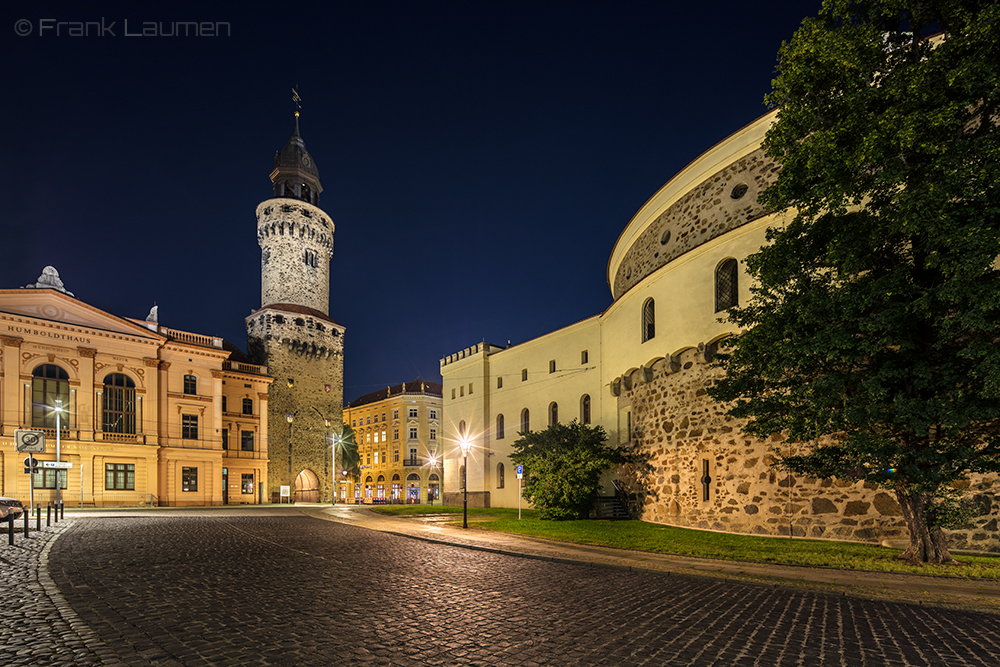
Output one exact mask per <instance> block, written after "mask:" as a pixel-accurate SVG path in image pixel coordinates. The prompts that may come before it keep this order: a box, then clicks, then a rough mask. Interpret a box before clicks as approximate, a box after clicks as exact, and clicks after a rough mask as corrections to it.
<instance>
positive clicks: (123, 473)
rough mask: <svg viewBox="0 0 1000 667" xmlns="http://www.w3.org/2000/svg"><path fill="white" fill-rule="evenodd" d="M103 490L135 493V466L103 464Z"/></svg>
mask: <svg viewBox="0 0 1000 667" xmlns="http://www.w3.org/2000/svg"><path fill="white" fill-rule="evenodd" d="M104 488H105V490H107V491H135V465H134V464H132V463H105V464H104Z"/></svg>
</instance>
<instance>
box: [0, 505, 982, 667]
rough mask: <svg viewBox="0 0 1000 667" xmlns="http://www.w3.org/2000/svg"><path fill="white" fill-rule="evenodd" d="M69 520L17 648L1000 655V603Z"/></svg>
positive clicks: (597, 657) (169, 660)
mask: <svg viewBox="0 0 1000 667" xmlns="http://www.w3.org/2000/svg"><path fill="white" fill-rule="evenodd" d="M63 525H65V524H63ZM60 530H61V531H62V534H61V536H59V537H58V539H56V540H55V541H52V542H50V543H49V545H50V551H49V553H48V556H47V561H48V565H49V571H50V573H51V578H52V581H53V582H54V583H55V584H56V585H58V587H59V589H60V590H61V595H60V594H59V593H58V592H56V591H54V590H51V591H49V592H48V593H44V590H43V589H42V588H39V587H40V586H41V584H38V583H36V584H35V588H31V587H29V588H28V589H17V590H21V591H22V592H23V593H24V594H25V595H26V596H27V597H28V598H32V599H34V598H36V597H39V596H42V597H45V596H46V595H47V596H48V597H49V601H48V606H46V601H45V600H40V601H37V602H36V603H34V604H33V605H32V606H31V610H33V613H32V614H26V615H25V617H24V623H25V624H26V625H27V627H23V626H22V627H20V628H19V631H18V632H16V633H14V634H6V635H4V636H3V639H4V647H3V649H2V651H0V662H2V663H3V664H5V665H6V664H25V665H45V664H119V660H120V661H121V662H122V663H124V664H127V665H185V666H189V665H190V666H195V665H337V664H372V665H616V666H617V665H720V666H722V665H738V666H743V665H760V666H761V667H771V666H777V665H809V666H812V665H949V666H951V665H958V666H962V665H981V666H987V665H990V666H994V665H996V664H997V657H996V656H997V655H1000V631H998V624H997V623H996V620H997V617H996V616H994V615H990V614H981V613H976V612H964V611H955V610H950V609H941V608H933V607H922V606H915V605H905V604H892V603H883V602H873V601H867V600H859V599H855V598H851V597H837V596H831V595H823V594H817V593H812V592H805V591H796V590H793V589H790V588H783V587H772V586H763V585H746V584H738V583H733V582H726V581H721V580H713V579H707V578H688V577H681V576H666V575H661V574H654V573H648V572H629V571H625V570H616V569H608V568H588V567H581V566H577V565H570V564H564V563H552V562H545V561H540V560H533V559H525V558H516V557H511V556H506V555H500V554H494V553H488V552H483V551H474V550H468V549H462V548H457V547H452V546H444V545H439V544H430V543H427V542H421V541H418V540H412V539H406V538H403V537H398V536H394V535H386V534H383V533H378V532H373V531H370V530H367V529H364V528H359V527H355V526H351V525H344V524H339V523H332V522H329V521H322V520H319V519H316V518H311V517H308V516H303V515H302V514H299V513H297V512H294V511H284V512H270V513H267V512H245V513H242V512H241V513H226V514H216V515H214V516H208V515H202V514H195V513H189V514H188V515H171V514H164V515H159V516H149V517H142V516H138V517H137V516H119V517H114V518H98V517H88V518H86V519H77V520H75V521H73V522H72V525H71V526H68V527H66V528H61V529H60ZM6 548H7V549H10V548H9V547H6ZM20 548H22V549H24V548H25V547H20ZM4 553H5V554H9V553H13V552H11V551H5V552H4ZM22 556H24V554H22ZM8 560H9V559H8ZM43 560H44V559H43ZM44 579H45V577H44V575H43V576H42V580H43V581H42V583H44ZM7 594H8V597H7V598H6V599H9V600H13V598H12V597H11V593H10V591H7ZM43 594H44V595H43ZM63 597H64V599H65V602H66V603H68V606H63V607H62V608H59V606H60V605H64V603H63ZM19 599H21V602H22V603H25V598H24V596H22V597H21V598H19ZM67 619H69V620H67ZM81 621H82V622H81ZM91 631H93V633H96V636H95V635H91V634H88V633H90V632H91ZM46 632H48V633H50V634H56V635H58V639H57V640H53V639H52V638H51V637H46V636H45V634H46ZM96 637H99V641H97V640H96ZM39 644H40V645H43V646H44V647H47V648H46V649H45V651H41V652H39V650H38V645H39ZM33 647H34V649H35V652H34V654H33V655H32V654H31V653H30V652H31V651H32V650H33ZM60 647H61V648H60ZM67 647H69V648H67ZM57 649H59V650H57ZM73 651H75V653H74V652H73Z"/></svg>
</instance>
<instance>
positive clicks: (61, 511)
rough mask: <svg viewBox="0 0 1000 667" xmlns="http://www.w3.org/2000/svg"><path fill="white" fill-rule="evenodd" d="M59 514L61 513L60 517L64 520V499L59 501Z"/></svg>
mask: <svg viewBox="0 0 1000 667" xmlns="http://www.w3.org/2000/svg"><path fill="white" fill-rule="evenodd" d="M59 514H61V515H62V516H61V517H60V518H61V519H62V520H63V521H65V520H66V501H65V500H60V501H59Z"/></svg>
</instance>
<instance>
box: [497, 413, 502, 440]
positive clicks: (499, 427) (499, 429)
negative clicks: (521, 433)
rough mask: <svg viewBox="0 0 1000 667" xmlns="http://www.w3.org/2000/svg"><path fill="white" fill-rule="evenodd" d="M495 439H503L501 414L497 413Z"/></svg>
mask: <svg viewBox="0 0 1000 667" xmlns="http://www.w3.org/2000/svg"><path fill="white" fill-rule="evenodd" d="M497 440H503V415H502V414H499V415H497Z"/></svg>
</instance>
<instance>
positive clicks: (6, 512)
mask: <svg viewBox="0 0 1000 667" xmlns="http://www.w3.org/2000/svg"><path fill="white" fill-rule="evenodd" d="M22 514H24V505H22V504H21V501H20V500H18V499H17V498H2V497H0V521H14V520H15V519H20V518H21V515H22Z"/></svg>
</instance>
